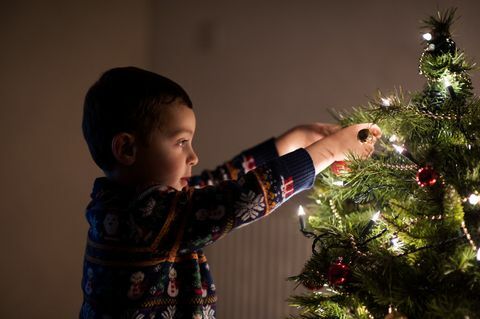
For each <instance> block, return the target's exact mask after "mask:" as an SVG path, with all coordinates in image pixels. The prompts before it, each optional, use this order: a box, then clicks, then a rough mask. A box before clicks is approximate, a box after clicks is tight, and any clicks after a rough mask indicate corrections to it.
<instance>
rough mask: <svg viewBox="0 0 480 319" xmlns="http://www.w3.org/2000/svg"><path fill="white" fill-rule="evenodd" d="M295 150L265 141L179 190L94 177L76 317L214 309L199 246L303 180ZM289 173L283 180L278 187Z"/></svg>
mask: <svg viewBox="0 0 480 319" xmlns="http://www.w3.org/2000/svg"><path fill="white" fill-rule="evenodd" d="M313 179H314V169H313V164H312V161H311V158H310V157H309V155H308V153H307V152H306V151H305V150H304V149H300V150H297V151H295V152H292V153H290V154H287V155H285V156H282V157H278V155H277V153H276V149H275V144H274V140H273V139H270V140H268V141H266V142H264V143H262V144H260V145H258V146H256V147H254V148H252V149H249V150H247V151H245V152H242V153H241V154H240V155H238V156H236V157H234V158H233V159H232V160H231V161H229V162H227V163H225V164H223V165H221V166H219V167H217V168H216V169H215V170H213V171H204V172H202V174H200V175H199V176H197V177H195V178H192V180H191V185H190V187H186V188H184V189H183V190H182V191H176V190H174V189H171V188H168V187H164V186H161V185H150V186H149V187H148V188H146V189H143V190H139V189H138V188H133V187H132V188H128V187H125V186H120V185H118V184H115V183H114V182H112V181H110V180H108V179H107V178H105V177H101V178H98V179H97V180H96V181H95V184H94V189H93V192H92V195H91V197H92V200H91V202H90V203H89V205H88V206H87V211H86V217H87V220H88V222H89V224H90V229H89V232H88V238H87V247H86V251H85V261H84V271H83V274H84V275H83V279H82V288H83V292H84V301H83V304H82V307H81V310H80V318H81V319H87V318H88V319H97V318H102V319H103V318H112V319H113V318H122V319H123V318H125V319H126V318H134V319H147V318H148V319H154V318H160V319H180V318H188V319H190V318H202V319H215V317H216V301H217V295H216V288H215V284H214V283H213V280H212V276H211V273H210V267H209V266H208V263H207V259H206V257H205V255H204V254H203V252H202V248H203V247H205V246H207V245H209V244H211V243H213V242H215V241H216V240H218V239H220V238H221V237H223V236H224V235H225V234H227V233H229V232H230V231H232V230H234V229H235V228H238V227H240V226H243V225H246V224H248V223H251V222H253V221H256V220H258V219H260V218H262V217H264V216H266V215H268V214H269V213H271V212H272V211H273V210H274V209H275V208H277V207H278V206H279V205H280V204H282V203H283V202H284V201H285V200H286V199H287V197H286V196H285V195H286V191H285V189H286V187H288V190H289V191H288V195H291V194H293V193H296V192H298V191H301V190H303V189H306V188H309V187H311V186H312V184H313ZM285 181H289V185H288V186H286V185H285Z"/></svg>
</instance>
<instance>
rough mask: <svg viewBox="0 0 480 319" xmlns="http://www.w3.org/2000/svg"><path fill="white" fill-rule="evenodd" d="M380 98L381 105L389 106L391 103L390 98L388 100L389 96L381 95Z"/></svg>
mask: <svg viewBox="0 0 480 319" xmlns="http://www.w3.org/2000/svg"><path fill="white" fill-rule="evenodd" d="M380 100H381V101H382V105H383V106H390V105H392V100H390V99H389V98H384V97H382V98H381V99H380Z"/></svg>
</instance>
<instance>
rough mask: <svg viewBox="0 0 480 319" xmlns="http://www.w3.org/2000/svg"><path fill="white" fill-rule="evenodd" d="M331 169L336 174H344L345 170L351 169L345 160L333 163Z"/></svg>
mask: <svg viewBox="0 0 480 319" xmlns="http://www.w3.org/2000/svg"><path fill="white" fill-rule="evenodd" d="M330 169H331V170H332V172H333V174H335V175H337V176H338V175H340V174H342V173H343V172H348V171H350V169H349V168H348V165H347V163H346V162H344V161H337V162H333V164H332V165H330Z"/></svg>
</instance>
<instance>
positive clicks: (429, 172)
mask: <svg viewBox="0 0 480 319" xmlns="http://www.w3.org/2000/svg"><path fill="white" fill-rule="evenodd" d="M438 177H439V176H438V173H437V172H435V170H434V169H433V167H432V166H430V165H427V166H425V167H422V168H420V169H419V170H418V172H417V176H416V180H417V183H418V185H420V186H421V187H425V186H432V185H434V184H435V183H436V182H437V180H438Z"/></svg>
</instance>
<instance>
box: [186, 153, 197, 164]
mask: <svg viewBox="0 0 480 319" xmlns="http://www.w3.org/2000/svg"><path fill="white" fill-rule="evenodd" d="M197 163H198V156H197V154H196V153H195V152H194V151H193V150H192V152H191V153H190V157H189V158H188V164H189V165H192V166H195V165H197Z"/></svg>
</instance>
